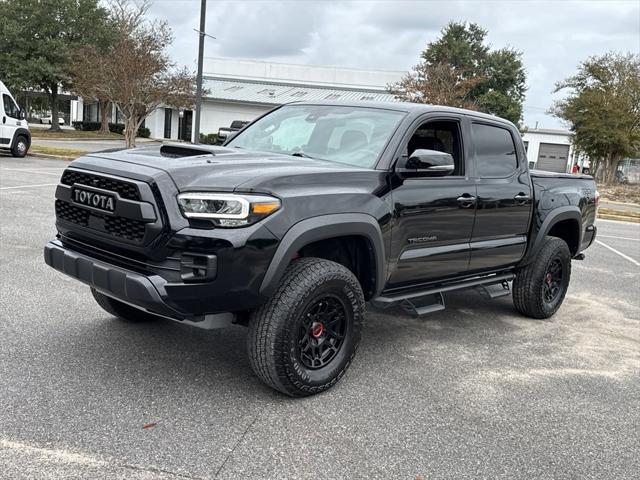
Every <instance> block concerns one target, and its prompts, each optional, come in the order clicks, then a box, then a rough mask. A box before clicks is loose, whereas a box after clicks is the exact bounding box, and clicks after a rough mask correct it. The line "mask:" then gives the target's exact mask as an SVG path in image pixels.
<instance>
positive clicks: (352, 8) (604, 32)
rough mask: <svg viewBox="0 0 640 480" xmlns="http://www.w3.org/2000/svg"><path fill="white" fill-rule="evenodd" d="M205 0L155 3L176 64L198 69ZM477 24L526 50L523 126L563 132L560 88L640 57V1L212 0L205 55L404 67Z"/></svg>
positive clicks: (500, 42) (495, 40) (497, 42)
mask: <svg viewBox="0 0 640 480" xmlns="http://www.w3.org/2000/svg"><path fill="white" fill-rule="evenodd" d="M199 9H200V0H155V3H154V4H153V6H152V8H151V11H150V14H151V15H152V16H155V17H158V18H163V19H166V20H167V21H168V22H169V24H170V25H171V27H172V28H173V31H174V35H175V41H174V43H173V45H172V47H171V49H170V52H171V55H172V56H173V58H174V60H175V61H176V62H177V63H178V64H181V65H187V66H188V67H190V68H193V70H195V68H196V58H197V46H198V44H197V42H198V38H197V37H198V35H197V33H196V32H194V31H193V28H197V27H198V24H199ZM452 20H454V21H469V22H476V23H478V24H480V25H481V26H482V27H484V28H485V29H486V30H488V32H489V33H488V36H487V39H488V41H489V43H490V44H491V45H492V46H493V47H495V48H502V47H506V46H510V47H514V48H516V49H518V50H520V51H522V53H523V59H524V65H525V68H526V70H527V86H528V90H527V94H526V100H525V108H524V121H525V124H526V125H529V126H531V127H533V126H535V124H536V122H539V126H540V127H560V126H562V125H561V123H560V122H559V120H557V119H555V118H553V117H551V116H549V115H547V114H545V111H546V110H547V109H548V108H549V107H550V106H551V104H552V103H553V100H554V98H557V97H558V95H555V96H554V95H553V94H552V90H553V88H554V84H555V82H556V81H558V80H560V79H563V78H565V77H567V76H569V75H571V74H572V73H573V72H574V71H575V69H576V66H577V65H578V63H579V62H580V61H581V60H584V59H586V58H587V57H589V56H591V55H599V54H602V53H604V52H606V51H608V50H618V51H624V52H630V51H631V52H636V53H637V52H640V0H601V1H560V0H558V1H525V0H522V1H513V0H504V1H491V2H486V1H480V0H466V1H463V0H459V1H439V0H422V1H365V0H358V1H339V2H338V1H330V0H325V1H319V0H316V1H308V0H306V1H305V0H297V1H295V0H289V1H269V0H252V1H241V0H236V1H233V2H225V1H213V0H209V1H208V3H207V33H210V34H211V35H214V36H215V37H217V40H212V39H207V40H206V41H205V55H206V56H217V57H233V58H249V59H259V60H267V61H278V62H289V63H300V64H315V65H337V66H343V67H355V68H365V69H377V70H407V69H409V68H410V67H411V66H412V65H414V64H416V63H417V62H418V59H419V55H420V52H421V51H422V50H424V48H425V46H426V44H427V43H428V42H430V41H433V40H435V39H436V38H437V37H438V35H439V32H440V30H441V29H442V27H443V26H445V25H446V24H447V23H448V22H449V21H452Z"/></svg>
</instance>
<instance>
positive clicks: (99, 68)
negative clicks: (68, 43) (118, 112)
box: [69, 46, 111, 134]
mask: <svg viewBox="0 0 640 480" xmlns="http://www.w3.org/2000/svg"><path fill="white" fill-rule="evenodd" d="M104 55H105V52H104V51H100V50H99V49H98V48H96V47H93V46H91V47H89V46H84V47H80V48H78V49H76V50H75V51H74V52H73V54H72V56H71V63H70V65H69V74H70V77H71V87H70V88H71V91H73V92H74V93H75V94H76V95H80V96H81V97H82V98H83V99H84V100H85V101H86V100H95V101H96V102H98V106H99V110H100V129H99V132H100V133H105V134H106V133H109V117H108V115H109V110H110V107H111V101H110V100H109V97H107V96H106V93H105V92H104V90H103V89H101V88H99V87H100V85H101V84H102V83H103V79H104V78H106V75H107V74H106V72H105V62H104Z"/></svg>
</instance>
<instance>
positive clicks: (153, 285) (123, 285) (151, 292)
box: [44, 240, 193, 319]
mask: <svg viewBox="0 0 640 480" xmlns="http://www.w3.org/2000/svg"><path fill="white" fill-rule="evenodd" d="M44 261H45V262H46V264H47V265H49V266H50V267H52V268H55V269H56V270H58V271H59V272H62V273H64V274H66V275H69V276H70V277H73V278H75V279H77V280H80V281H81V282H83V283H86V284H87V285H89V286H91V287H93V288H95V289H96V290H98V291H99V292H101V293H103V294H105V295H107V296H109V297H113V298H115V299H117V300H121V301H123V302H126V303H129V304H132V305H135V306H136V307H138V308H141V309H144V310H146V311H148V312H151V313H155V314H158V315H162V316H165V317H171V318H176V319H186V318H189V319H193V315H191V314H189V313H187V312H185V311H182V310H180V309H178V308H176V307H175V306H173V305H171V304H170V303H168V301H167V298H166V292H165V289H164V287H165V284H166V282H165V280H164V279H162V278H161V277H160V276H158V275H154V276H146V275H142V274H140V273H137V272H134V271H132V270H127V269H125V268H122V267H119V266H115V265H112V264H109V263H106V262H102V261H99V260H96V259H93V258H91V257H89V256H87V255H83V254H81V253H78V252H75V251H73V250H70V249H68V248H65V247H64V246H63V245H62V243H61V242H60V241H59V240H53V241H51V242H49V243H48V244H47V245H45V247H44Z"/></svg>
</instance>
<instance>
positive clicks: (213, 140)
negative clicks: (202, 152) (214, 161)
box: [200, 133, 219, 145]
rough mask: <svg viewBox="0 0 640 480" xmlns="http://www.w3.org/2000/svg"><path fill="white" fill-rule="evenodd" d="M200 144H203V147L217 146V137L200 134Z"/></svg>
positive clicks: (212, 134)
mask: <svg viewBox="0 0 640 480" xmlns="http://www.w3.org/2000/svg"><path fill="white" fill-rule="evenodd" d="M200 143H204V144H205V145H218V144H219V142H218V135H216V134H215V133H207V134H204V133H201V134H200Z"/></svg>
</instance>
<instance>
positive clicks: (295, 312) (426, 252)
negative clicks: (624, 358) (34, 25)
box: [44, 103, 597, 396]
mask: <svg viewBox="0 0 640 480" xmlns="http://www.w3.org/2000/svg"><path fill="white" fill-rule="evenodd" d="M596 208H597V193H596V186H595V184H594V181H593V179H592V178H591V177H589V176H576V175H564V174H551V173H544V172H535V171H529V170H528V166H527V161H526V156H525V149H524V145H523V142H522V140H521V138H520V134H519V132H518V129H517V128H516V127H515V126H514V125H513V124H511V123H509V122H507V121H505V120H502V119H500V118H496V117H493V116H489V115H484V114H480V113H477V112H472V111H466V110H458V109H452V108H446V107H437V106H426V105H415V104H406V103H388V104H372V103H353V104H340V103H295V104H288V105H284V106H282V107H279V108H276V109H275V110H273V111H271V112H269V113H267V114H266V115H264V116H262V117H261V118H259V119H257V120H255V121H254V122H253V123H252V124H251V125H249V126H247V127H246V128H244V129H243V130H242V131H241V132H240V133H239V134H238V135H237V136H235V137H234V138H232V139H230V140H229V141H228V142H227V143H226V144H225V145H224V146H219V147H215V146H211V147H201V146H197V145H193V146H185V145H171V144H167V145H163V146H162V147H157V146H156V147H142V148H136V149H131V150H122V151H115V152H114V151H110V152H102V153H93V154H89V155H85V156H83V157H80V158H79V159H77V160H75V161H74V162H72V163H71V165H70V166H69V168H67V169H66V170H65V171H64V173H63V175H62V178H61V180H60V184H59V185H58V187H57V190H56V200H55V211H56V219H57V220H56V226H57V230H58V235H57V239H55V240H53V241H51V242H49V243H48V245H47V246H46V247H45V251H44V257H45V261H46V263H47V264H48V265H50V266H52V267H53V268H55V269H56V270H59V271H61V272H63V273H65V274H67V275H70V276H72V277H75V278H77V279H78V280H80V281H82V282H84V283H86V284H88V285H89V286H90V287H91V292H92V293H93V296H94V298H95V299H96V301H97V302H98V304H99V305H100V306H101V307H102V308H104V309H105V310H106V311H107V312H109V313H110V314H113V315H115V316H118V317H121V318H124V319H128V320H132V321H135V320H144V319H154V318H161V317H165V318H171V319H175V320H183V321H184V320H186V321H190V322H197V321H202V320H205V321H211V320H212V319H213V320H215V319H220V318H229V317H232V318H233V321H235V322H236V323H240V324H243V325H246V326H248V340H247V346H248V353H249V357H250V360H251V365H252V367H253V369H254V371H255V373H256V374H257V375H258V376H259V377H260V378H261V379H262V380H263V381H264V382H266V383H267V384H268V385H270V386H271V387H273V388H275V389H277V390H280V391H281V392H284V393H286V394H289V395H292V396H304V395H310V394H314V393H318V392H322V391H324V390H326V389H328V388H330V387H331V386H332V385H334V384H335V383H336V382H337V381H338V380H339V379H340V378H341V377H342V375H343V374H344V373H345V371H346V370H347V368H348V367H349V365H350V364H351V362H352V360H353V358H354V355H355V353H356V350H357V347H358V343H359V341H360V336H361V332H362V327H363V323H364V319H365V318H364V317H365V302H369V305H370V306H371V307H372V308H382V309H384V308H390V307H398V308H402V309H404V310H405V311H406V312H408V313H410V314H413V315H422V314H425V313H429V312H432V311H436V310H440V309H442V308H444V299H443V293H444V292H448V291H452V290H457V289H462V288H476V289H477V290H478V291H480V292H481V293H483V294H484V295H486V296H488V297H495V296H499V295H505V294H508V293H509V289H510V288H511V289H512V290H513V302H514V304H515V308H516V309H517V310H518V311H519V312H521V313H522V314H524V315H527V316H529V317H533V318H547V317H549V316H551V315H553V314H554V313H555V312H556V311H557V310H558V308H559V307H560V304H561V303H562V301H563V299H564V296H565V293H566V291H567V287H568V285H569V277H570V274H571V261H572V259H582V258H584V255H583V254H582V253H581V252H582V251H583V250H584V249H586V248H587V247H588V246H589V245H590V244H591V243H592V242H593V240H594V237H595V235H596V227H595V225H594V221H595V218H596ZM510 282H512V284H511V287H510ZM393 310H394V309H393V308H391V309H390V310H389V311H393Z"/></svg>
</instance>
